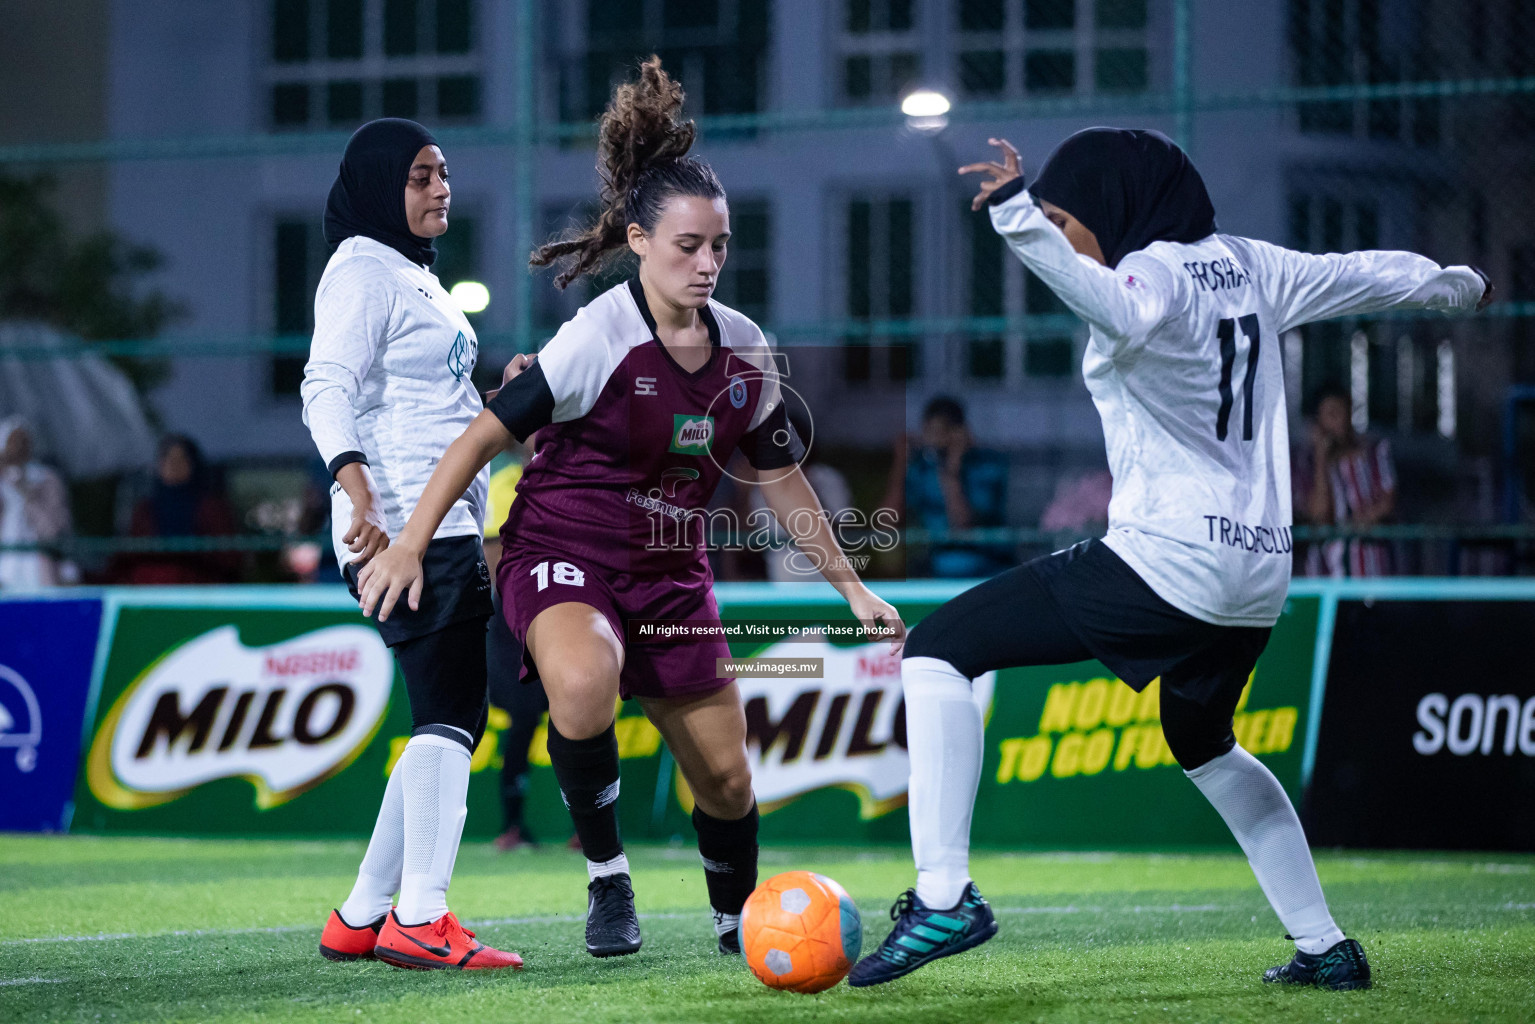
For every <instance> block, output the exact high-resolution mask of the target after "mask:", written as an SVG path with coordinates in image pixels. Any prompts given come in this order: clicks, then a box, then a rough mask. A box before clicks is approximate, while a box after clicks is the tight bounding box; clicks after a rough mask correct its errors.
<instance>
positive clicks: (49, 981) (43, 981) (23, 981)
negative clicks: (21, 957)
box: [0, 977, 64, 985]
mask: <svg viewBox="0 0 1535 1024" xmlns="http://www.w3.org/2000/svg"><path fill="white" fill-rule="evenodd" d="M63 982H64V979H63V978H37V977H32V978H0V985H60V984H63Z"/></svg>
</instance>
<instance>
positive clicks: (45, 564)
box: [0, 416, 73, 590]
mask: <svg viewBox="0 0 1535 1024" xmlns="http://www.w3.org/2000/svg"><path fill="white" fill-rule="evenodd" d="M69 524H70V518H69V494H68V491H67V490H66V489H65V487H64V480H63V478H61V477H60V476H59V474H58V473H56V472H54V471H53V470H52V469H50V468H48V467H47V466H45V465H43V464H42V463H41V462H37V461H34V460H33V458H32V431H31V428H30V427H29V426H28V425H27V421H26V420H24V419H23V418H21V417H20V416H11V417H7V418H5V419H0V548H4V547H7V546H9V545H22V544H38V545H47V544H51V543H53V542H55V541H58V540H59V539H61V538H62V537H64V536H65V535H66V534H68V533H69ZM72 568H73V567H72V566H71V565H70V564H69V563H68V562H65V561H64V560H63V559H61V558H59V557H58V556H57V555H56V554H54V553H53V552H51V551H46V550H38V551H9V550H0V590H36V589H38V588H41V587H56V586H58V585H59V584H61V583H66V582H73V580H72V579H71V578H69V577H70V576H71V575H72V574H71V569H72Z"/></svg>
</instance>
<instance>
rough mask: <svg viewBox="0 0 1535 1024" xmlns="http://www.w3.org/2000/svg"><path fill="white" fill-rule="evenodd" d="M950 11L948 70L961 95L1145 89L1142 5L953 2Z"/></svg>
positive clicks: (1107, 0) (1120, 0)
mask: <svg viewBox="0 0 1535 1024" xmlns="http://www.w3.org/2000/svg"><path fill="white" fill-rule="evenodd" d="M1079 7H1080V9H1079ZM954 12H955V14H954V16H955V24H954V31H955V35H954V39H955V40H956V45H957V50H956V53H955V73H956V77H957V79H958V84H959V89H960V92H961V93H962V94H963V95H964V96H966V97H971V98H975V99H997V98H1017V97H1022V96H1059V95H1068V94H1077V93H1092V92H1099V93H1137V92H1145V91H1146V90H1147V89H1149V88H1150V84H1151V70H1150V58H1149V56H1148V49H1147V24H1148V13H1147V0H1094V2H1092V3H1090V4H1085V5H1079V4H1078V2H1077V0H960V2H959V3H958V4H956V5H955V6H954Z"/></svg>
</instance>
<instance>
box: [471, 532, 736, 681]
mask: <svg viewBox="0 0 1535 1024" xmlns="http://www.w3.org/2000/svg"><path fill="white" fill-rule="evenodd" d="M713 583H714V578H713V574H712V573H710V571H709V566H708V563H707V562H704V563H701V564H700V565H698V566H697V567H695V568H694V569H692V570H690V571H687V572H684V573H681V574H678V575H676V576H650V575H647V576H635V575H631V574H629V573H622V572H614V571H612V570H611V569H604V568H600V567H597V566H593V565H592V564H591V563H589V562H586V561H583V560H581V559H577V558H568V557H566V556H564V555H559V554H554V553H551V552H549V551H546V550H537V549H529V548H526V547H520V546H518V547H508V548H507V549H506V552H505V554H503V555H502V556H501V564H500V565H499V566H498V567H497V569H496V586H497V588H498V590H499V591H500V594H501V611H502V614H504V615H505V616H506V624H507V625H508V626H509V627H511V630H512V635H513V636H515V637H516V638H517V641H518V642H519V643H520V644H522V645H523V651H524V654H523V659H522V661H523V664H522V674H523V675H524V676H536V675H537V674H538V667H537V666H536V665H535V664H534V663H533V656H532V655H531V654H530V653H527V636H528V626H529V625H530V624H531V623H532V622H533V619H534V618H535V617H537V615H538V613H539V612H541V611H543V610H544V609H545V608H551V607H553V606H554V605H557V604H565V603H567V602H571V601H575V602H579V603H581V604H585V605H590V606H591V607H593V608H595V609H597V611H599V612H601V613H602V616H603V618H605V619H607V620H608V624H609V625H611V626H612V627H613V632H614V633H615V634H617V636H618V639H619V641H620V642H621V643H623V645H624V668H623V671H622V673H620V675H619V678H618V692H619V694H620V695H621V696H623V697H625V698H629V697H697V696H702V695H704V694H707V693H713V692H714V691H716V690H719V689H721V688H722V687H725V686H728V685H730V684H731V683H732V682H734V678H733V677H722V676H719V675H717V674H716V673H715V660H716V659H718V658H728V657H730V645H729V644H727V643H726V642H725V641H724V639H723V638H720V639H699V640H682V641H672V642H666V643H657V642H638V643H631V642H629V639H628V637H627V635H626V632H625V627H626V626H627V624H628V622H629V620H631V619H686V620H688V621H689V622H693V623H705V624H706V623H718V622H719V618H720V611H719V606H718V605H717V604H715V603H714V591H713Z"/></svg>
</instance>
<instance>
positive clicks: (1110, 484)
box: [1039, 469, 1114, 537]
mask: <svg viewBox="0 0 1535 1024" xmlns="http://www.w3.org/2000/svg"><path fill="white" fill-rule="evenodd" d="M1113 496H1114V477H1113V476H1111V475H1110V474H1109V471H1108V470H1106V469H1095V470H1092V471H1090V472H1087V473H1079V474H1077V475H1075V476H1069V477H1062V478H1061V479H1059V480H1057V481H1056V484H1055V496H1054V497H1053V498H1051V499H1050V504H1049V505H1047V506H1045V511H1044V512H1043V513H1041V514H1040V517H1039V528H1040V529H1041V530H1045V531H1047V532H1049V533H1070V534H1075V535H1077V536H1078V537H1089V536H1097V535H1099V534H1102V533H1103V532H1104V531H1105V530H1107V529H1108V527H1109V499H1111V498H1112V497H1113Z"/></svg>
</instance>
